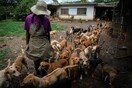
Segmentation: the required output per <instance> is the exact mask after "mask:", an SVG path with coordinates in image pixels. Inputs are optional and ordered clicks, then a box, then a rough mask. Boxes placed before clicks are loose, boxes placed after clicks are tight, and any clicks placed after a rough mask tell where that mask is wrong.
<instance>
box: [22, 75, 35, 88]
mask: <svg viewBox="0 0 132 88" xmlns="http://www.w3.org/2000/svg"><path fill="white" fill-rule="evenodd" d="M24 85H34V86H36V82H35V76H34V74H32V73H30V74H28V75H27V76H26V77H25V78H24V79H23V81H22V83H21V86H24Z"/></svg>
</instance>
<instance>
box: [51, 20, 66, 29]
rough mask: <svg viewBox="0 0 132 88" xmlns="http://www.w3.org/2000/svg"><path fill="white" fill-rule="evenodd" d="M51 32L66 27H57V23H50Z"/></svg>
mask: <svg viewBox="0 0 132 88" xmlns="http://www.w3.org/2000/svg"><path fill="white" fill-rule="evenodd" d="M51 27H52V30H58V31H60V30H64V29H66V28H67V26H59V25H58V24H57V23H55V22H53V23H51Z"/></svg>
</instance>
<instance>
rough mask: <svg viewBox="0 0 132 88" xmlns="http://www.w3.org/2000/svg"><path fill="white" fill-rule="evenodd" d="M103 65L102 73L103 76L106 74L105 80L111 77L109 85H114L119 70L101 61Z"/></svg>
mask: <svg viewBox="0 0 132 88" xmlns="http://www.w3.org/2000/svg"><path fill="white" fill-rule="evenodd" d="M101 66H102V74H103V76H105V79H104V81H107V80H108V79H109V85H110V86H111V87H112V86H113V85H112V84H113V82H114V80H115V79H116V78H117V76H118V71H117V70H116V69H115V68H114V67H112V66H111V65H108V64H106V63H104V62H102V63H101ZM105 74H106V75H105Z"/></svg>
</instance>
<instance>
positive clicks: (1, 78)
mask: <svg viewBox="0 0 132 88" xmlns="http://www.w3.org/2000/svg"><path fill="white" fill-rule="evenodd" d="M10 65H11V61H10V59H8V65H7V67H6V68H4V69H3V70H1V71H0V88H3V87H2V86H3V85H4V83H5V82H6V81H7V78H8V77H7V74H8V72H7V71H6V70H7V69H8V67H9V66H10ZM6 85H8V84H6Z"/></svg>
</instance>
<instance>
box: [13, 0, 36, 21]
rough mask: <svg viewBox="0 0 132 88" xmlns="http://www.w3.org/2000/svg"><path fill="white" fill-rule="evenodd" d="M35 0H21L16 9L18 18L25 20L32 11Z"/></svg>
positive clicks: (15, 14)
mask: <svg viewBox="0 0 132 88" xmlns="http://www.w3.org/2000/svg"><path fill="white" fill-rule="evenodd" d="M35 3H36V2H35V0H21V1H20V2H19V3H18V4H17V6H16V8H15V9H14V16H15V19H16V20H22V21H24V20H25V17H26V16H27V15H28V14H29V13H30V12H31V11H30V8H31V7H32V6H33V5H34V4H35Z"/></svg>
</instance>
